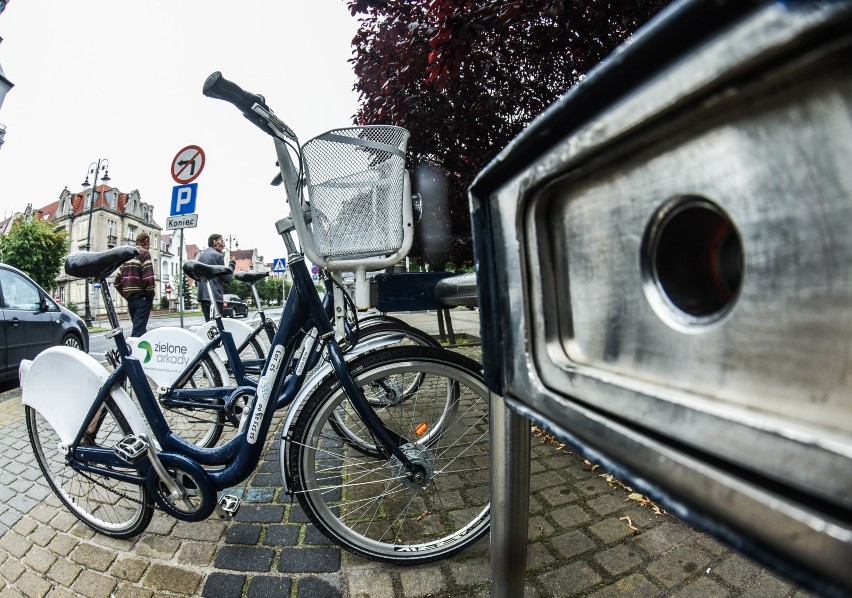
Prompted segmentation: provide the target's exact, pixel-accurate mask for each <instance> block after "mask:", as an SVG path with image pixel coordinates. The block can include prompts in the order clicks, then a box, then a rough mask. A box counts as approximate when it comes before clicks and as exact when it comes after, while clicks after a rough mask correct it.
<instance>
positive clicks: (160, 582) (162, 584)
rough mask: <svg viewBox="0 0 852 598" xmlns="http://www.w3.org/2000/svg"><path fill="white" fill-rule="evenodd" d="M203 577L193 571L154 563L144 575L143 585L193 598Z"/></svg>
mask: <svg viewBox="0 0 852 598" xmlns="http://www.w3.org/2000/svg"><path fill="white" fill-rule="evenodd" d="M202 580H203V577H202V575H201V574H200V573H197V572H195V571H188V570H187V569H182V568H180V567H172V566H170V565H162V564H159V563H154V564H152V565H151V566H150V567H149V568H148V572H147V573H146V574H145V585H146V586H150V587H152V588H154V589H155V590H163V591H166V592H174V593H176V594H183V595H186V596H194V595H195V593H196V591H197V590H198V588H199V587H200V586H201V581H202Z"/></svg>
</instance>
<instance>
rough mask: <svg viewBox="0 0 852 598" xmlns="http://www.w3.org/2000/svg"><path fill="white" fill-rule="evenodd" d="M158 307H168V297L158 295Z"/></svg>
mask: <svg viewBox="0 0 852 598" xmlns="http://www.w3.org/2000/svg"><path fill="white" fill-rule="evenodd" d="M160 309H169V298H168V297H160Z"/></svg>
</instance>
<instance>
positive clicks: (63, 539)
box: [47, 534, 80, 556]
mask: <svg viewBox="0 0 852 598" xmlns="http://www.w3.org/2000/svg"><path fill="white" fill-rule="evenodd" d="M78 544H80V542H79V541H77V540H75V539H74V538H72V537H71V536H66V535H65V534H57V535H56V536H55V537H54V538H53V540H51V541H50V544H48V545H47V549H48V550H50V552H52V553H53V554H58V555H60V556H68V555H69V554H71V551H72V550H74V549H75V548H76V547H77V545H78Z"/></svg>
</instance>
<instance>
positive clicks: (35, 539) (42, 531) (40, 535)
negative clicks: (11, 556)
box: [27, 525, 56, 548]
mask: <svg viewBox="0 0 852 598" xmlns="http://www.w3.org/2000/svg"><path fill="white" fill-rule="evenodd" d="M55 537H56V532H55V531H53V530H52V529H51V528H49V527H48V526H46V525H39V526H38V528H37V529H36V530H35V531H33V532H32V533H31V534H30V535H29V536H28V537H27V539H28V540H29V541H30V542H32V543H33V544H35V545H36V546H41V547H42V548H44V547H45V546H47V545H48V544H50V541H51V540H53V538H55Z"/></svg>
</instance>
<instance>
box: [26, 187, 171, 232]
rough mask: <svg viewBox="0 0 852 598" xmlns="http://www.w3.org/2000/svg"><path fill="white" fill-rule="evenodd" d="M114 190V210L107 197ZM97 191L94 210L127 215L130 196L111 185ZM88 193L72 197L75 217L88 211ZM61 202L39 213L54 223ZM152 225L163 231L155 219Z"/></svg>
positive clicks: (51, 204)
mask: <svg viewBox="0 0 852 598" xmlns="http://www.w3.org/2000/svg"><path fill="white" fill-rule="evenodd" d="M67 190H68V189H67V187H66V189H65V191H67ZM113 190H114V191H116V193H117V198H116V205H115V207H114V208H113V207H111V206H110V205H109V202H108V200H107V197H106V194H107V192H108V191H113ZM95 191H96V197H95V203H94V206H93V208H92V209H98V208H105V209H108V210H114V211H116V212H118V213H119V214H124V213H125V211H126V208H127V203H128V202H129V200H130V195H129V194H127V193H122V192H121V191H120V190H119V189H117V188H115V187H110V186H109V185H98V186H97V188H96V190H95ZM87 192H88V189H83V190H82V191H80V192H78V193H74V194H72V195H71V213H72V214H73V215H75V216H76V215H78V214H82V213H83V212H84V211H86V209H87V207H86V194H87ZM64 193H65V192H64V191H63V194H64ZM137 197H138V194H137ZM61 201H62V197H61V196H60V199H58V200H56V201H54V202H51V203H49V204H47V205H46V206H44V207H43V208H40V209H38V210H37V211H38V212H41V214H42V218H44V219H45V220H47V221H49V222H53V221H54V220H56V211H57V210H58V209H59V205H60V202H61ZM150 224H151V225H152V226H154V227H156V228H160V229H162V227H161V226H160V225H159V224H157V223H156V222H154V220H153V219H152V220H151V223H150Z"/></svg>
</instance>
